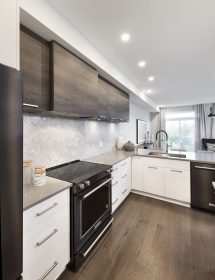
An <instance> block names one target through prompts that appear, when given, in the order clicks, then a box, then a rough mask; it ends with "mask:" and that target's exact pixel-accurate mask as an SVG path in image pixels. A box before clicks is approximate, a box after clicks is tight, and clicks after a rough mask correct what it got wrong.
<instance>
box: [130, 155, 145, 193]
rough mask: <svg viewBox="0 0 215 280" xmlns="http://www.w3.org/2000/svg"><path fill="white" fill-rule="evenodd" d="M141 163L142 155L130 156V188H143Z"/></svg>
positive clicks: (140, 189)
mask: <svg viewBox="0 0 215 280" xmlns="http://www.w3.org/2000/svg"><path fill="white" fill-rule="evenodd" d="M142 179H143V164H142V157H135V156H134V157H132V189H133V190H137V191H142V190H143V187H142V186H143V180H142Z"/></svg>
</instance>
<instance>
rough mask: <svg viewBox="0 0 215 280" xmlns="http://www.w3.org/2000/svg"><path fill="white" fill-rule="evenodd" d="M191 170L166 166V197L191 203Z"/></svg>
mask: <svg viewBox="0 0 215 280" xmlns="http://www.w3.org/2000/svg"><path fill="white" fill-rule="evenodd" d="M190 192H191V191H190V172H189V171H185V170H180V169H175V168H171V169H169V168H165V197H168V198H172V199H176V200H180V201H184V202H188V203H190Z"/></svg>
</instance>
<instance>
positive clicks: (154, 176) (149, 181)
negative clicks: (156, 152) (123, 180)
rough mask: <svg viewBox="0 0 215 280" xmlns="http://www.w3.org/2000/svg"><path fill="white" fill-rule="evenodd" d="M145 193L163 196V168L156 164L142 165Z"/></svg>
mask: <svg viewBox="0 0 215 280" xmlns="http://www.w3.org/2000/svg"><path fill="white" fill-rule="evenodd" d="M142 190H143V191H144V192H147V193H153V194H155V195H160V196H164V169H163V168H162V167H159V166H156V165H143V187H142Z"/></svg>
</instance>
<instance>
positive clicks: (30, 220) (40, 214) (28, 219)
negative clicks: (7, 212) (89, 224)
mask: <svg viewBox="0 0 215 280" xmlns="http://www.w3.org/2000/svg"><path fill="white" fill-rule="evenodd" d="M69 201H70V191H69V189H68V190H65V191H63V192H61V193H59V194H57V195H55V196H53V197H51V198H49V199H47V200H45V201H43V202H41V203H39V204H38V205H36V206H34V207H32V208H30V209H29V210H26V211H24V212H23V232H24V233H25V232H27V231H28V230H30V229H32V228H33V227H35V226H37V225H38V224H40V223H41V222H43V221H44V220H46V219H47V218H48V217H50V216H51V215H53V214H55V213H58V212H59V210H60V209H62V208H63V207H65V206H68V205H69Z"/></svg>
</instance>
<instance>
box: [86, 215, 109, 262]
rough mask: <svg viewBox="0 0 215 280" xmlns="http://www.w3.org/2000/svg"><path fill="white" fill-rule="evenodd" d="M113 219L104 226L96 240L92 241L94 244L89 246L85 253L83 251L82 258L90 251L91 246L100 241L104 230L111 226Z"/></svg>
mask: <svg viewBox="0 0 215 280" xmlns="http://www.w3.org/2000/svg"><path fill="white" fill-rule="evenodd" d="M112 222H113V219H111V221H110V222H109V223H108V224H107V225H106V227H105V228H104V229H103V231H102V232H101V233H100V234H99V236H98V237H97V238H96V240H94V242H93V243H92V244H91V245H90V247H89V248H88V249H87V251H85V252H84V253H82V255H83V256H84V257H86V256H87V255H88V254H89V252H90V251H91V250H92V248H93V246H94V245H95V244H96V242H97V241H98V240H99V239H100V237H101V236H102V235H103V233H104V232H105V231H106V229H107V228H108V227H109V226H110V225H111V224H112Z"/></svg>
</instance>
